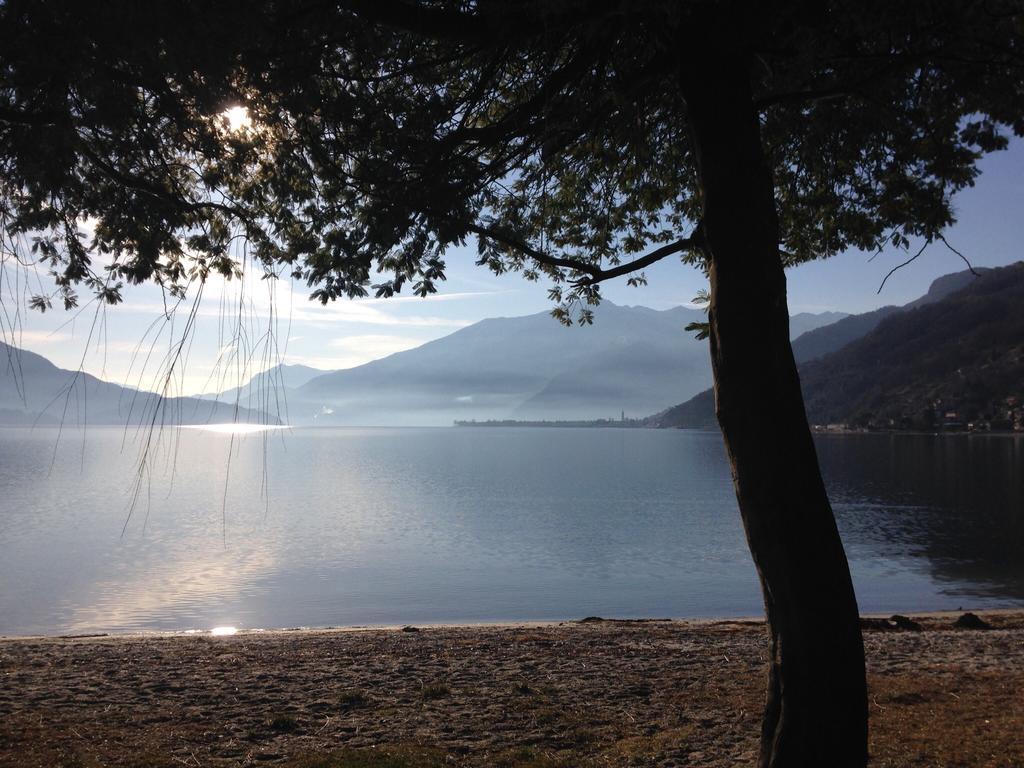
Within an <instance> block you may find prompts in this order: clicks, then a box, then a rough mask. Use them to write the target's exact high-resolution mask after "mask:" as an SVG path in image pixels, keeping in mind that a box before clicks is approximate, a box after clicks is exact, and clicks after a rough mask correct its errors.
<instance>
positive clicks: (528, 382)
mask: <svg viewBox="0 0 1024 768" xmlns="http://www.w3.org/2000/svg"><path fill="white" fill-rule="evenodd" d="M842 317H845V315H843V314H842V313H824V314H821V315H813V314H806V313H805V314H801V315H796V316H794V317H793V325H794V328H798V329H809V328H814V327H817V326H818V325H821V324H823V323H829V322H833V321H835V320H836V319H840V318H842ZM703 318H704V314H703V312H701V311H700V310H696V309H689V308H686V307H676V308H674V309H668V310H664V311H657V310H653V309H648V308H646V307H625V306H619V305H616V304H613V303H611V302H604V303H602V304H601V305H600V306H599V307H597V309H596V312H595V321H594V324H593V325H592V326H583V327H572V328H566V327H563V326H561V325H559V324H558V323H557V322H556V321H555V320H554V319H553V318H552V317H551V316H550V314H549V313H547V312H540V313H537V314H534V315H527V316H524V317H502V318H491V319H487V320H482V321H480V322H478V323H474V324H473V325H471V326H468V327H466V328H463V329H461V330H459V331H456V332H455V333H452V334H450V335H449V336H445V337H443V338H441V339H437V340H435V341H432V342H429V343H427V344H424V345H422V346H420V347H417V348H415V349H411V350H407V351H404V352H398V353H396V354H393V355H390V356H389V357H385V358H383V359H380V360H375V361H373V362H370V363H366V364H365V365H360V366H358V367H355V368H349V369H345V370H341V371H334V372H330V373H325V374H323V375H319V376H315V377H313V378H310V379H309V380H308V381H306V382H304V383H302V384H300V385H298V386H291V385H289V384H288V383H287V380H285V384H284V386H283V387H282V386H281V378H282V377H281V376H279V375H278V373H277V372H276V371H275V369H271V371H270V372H268V373H267V374H266V375H265V376H264V378H263V379H262V380H261V381H253V382H250V383H249V384H248V385H246V387H244V388H242V389H241V390H237V391H236V390H232V391H229V392H225V393H221V395H220V396H219V397H220V399H221V401H224V402H230V401H232V400H233V399H234V397H235V396H239V401H240V402H241V403H243V404H245V405H248V406H250V407H259V408H267V404H268V403H279V402H281V401H285V402H287V415H288V420H289V422H290V423H292V424H296V425H299V424H338V425H410V424H411V425H449V424H451V423H452V422H453V421H455V420H472V419H478V420H486V419H524V420H526V419H595V418H608V417H614V418H618V417H619V416H620V415H621V414H622V413H623V412H625V413H626V414H628V415H632V416H639V415H643V414H645V413H649V412H651V411H652V410H654V409H657V408H663V407H664V406H665V405H666V404H668V403H671V402H673V401H674V400H677V399H678V398H679V396H680V393H682V394H684V395H685V394H692V393H695V392H698V391H700V390H701V389H703V388H704V387H706V386H707V385H708V383H709V382H710V380H711V372H710V363H709V359H708V354H707V347H706V345H705V344H703V343H701V342H697V341H696V340H695V339H694V338H693V335H692V334H690V333H687V332H686V331H685V330H684V329H685V327H686V325H687V324H688V323H691V322H694V321H699V320H702V319H703ZM307 370H309V369H307ZM268 383H270V384H271V386H268ZM269 410H271V412H274V409H273V408H270V409H269Z"/></svg>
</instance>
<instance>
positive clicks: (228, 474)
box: [0, 428, 1024, 634]
mask: <svg viewBox="0 0 1024 768" xmlns="http://www.w3.org/2000/svg"><path fill="white" fill-rule="evenodd" d="M280 438H281V439H277V437H276V436H275V439H273V440H266V439H264V437H263V436H261V435H252V436H245V435H240V436H238V437H237V438H235V439H233V440H231V441H228V440H225V439H223V438H222V437H221V436H218V435H216V434H210V433H209V432H205V431H201V430H181V431H180V432H179V431H175V432H174V436H173V439H169V440H168V441H167V445H165V446H163V452H162V453H159V454H158V455H157V456H156V457H155V459H154V461H152V462H151V466H150V468H149V474H148V475H147V476H146V483H145V485H144V486H143V490H144V492H143V494H142V496H141V497H140V498H139V500H138V502H137V504H136V508H135V511H134V512H133V514H132V518H131V521H130V524H129V525H128V527H127V529H126V531H125V533H124V535H123V536H122V534H121V530H122V526H123V525H124V522H125V517H126V513H127V511H128V508H129V504H128V501H129V498H130V491H131V485H132V483H131V479H132V477H134V476H135V475H134V472H135V471H136V469H137V459H138V455H139V452H138V447H137V446H132V445H128V446H127V447H123V446H122V443H123V439H124V434H123V432H122V431H121V430H116V429H94V430H90V431H89V432H88V433H87V434H85V435H76V436H73V437H71V438H66V439H64V440H62V441H61V444H60V446H59V447H58V451H57V460H56V462H55V463H54V464H53V468H52V470H51V469H50V466H51V459H52V457H53V455H54V444H55V436H54V434H52V433H48V432H47V431H46V430H36V431H34V432H29V431H26V430H11V429H8V430H0V499H2V500H3V506H2V508H0V633H19V634H27V633H55V632H75V633H78V632H86V631H110V630H140V629H160V630H181V629H187V628H209V627H217V628H219V627H229V626H234V627H243V626H248V627H254V626H263V627H275V626H327V625H350V624H401V623H414V622H428V621H436V622H443V621H488V620H519V619H522V620H526V619H563V618H567V617H578V616H584V615H591V614H600V615H607V616H699V615H705V616H707V615H744V614H745V615H750V614H756V613H758V612H759V611H760V610H761V599H760V592H759V589H758V586H757V580H756V576H755V573H754V569H753V567H752V565H751V562H750V557H749V553H748V552H747V549H746V544H745V540H744V536H743V532H742V530H741V527H740V521H739V515H738V512H737V510H736V503H735V499H734V498H733V495H732V489H731V483H730V477H729V470H728V466H727V464H726V461H725V457H724V452H723V449H722V442H721V438H720V436H718V435H716V434H712V433H706V434H702V433H691V432H681V431H651V430H540V429H535V430H529V429H506V430H501V429H485V428H474V429H377V430H371V429H351V430H346V429H308V430H304V429H297V430H292V431H290V432H288V433H281V435H280ZM818 448H819V452H820V455H821V459H822V466H823V471H824V473H825V476H826V481H827V483H828V485H829V489H830V493H831V495H832V498H833V500H834V503H835V508H836V512H837V516H838V518H839V523H840V527H841V529H842V531H843V534H844V540H845V542H846V546H847V549H848V552H849V554H850V559H851V563H852V567H853V570H854V578H855V582H856V586H857V590H858V595H859V599H860V603H861V606H862V607H863V608H864V609H865V610H893V611H897V610H901V611H906V610H913V609H934V608H955V607H957V606H958V605H960V604H964V605H972V606H974V607H982V606H994V605H1009V604H1013V605H1022V604H1024V563H1022V559H1021V558H1020V556H1019V553H1020V551H1021V546H1022V544H1024V531H1022V527H1024V523H1022V519H1021V518H1022V514H1024V487H1022V482H1024V471H1022V459H1024V440H1021V439H1014V438H995V437H989V438H980V439H979V438H974V437H970V438H969V437H966V436H963V437H948V436H947V437H941V438H936V437H929V436H909V435H898V436H889V435H837V436H833V435H825V436H821V437H820V438H819V440H818ZM202 631H204V632H206V631H208V630H207V629H203V630H202Z"/></svg>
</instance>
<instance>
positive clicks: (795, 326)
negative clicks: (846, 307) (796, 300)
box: [789, 312, 850, 339]
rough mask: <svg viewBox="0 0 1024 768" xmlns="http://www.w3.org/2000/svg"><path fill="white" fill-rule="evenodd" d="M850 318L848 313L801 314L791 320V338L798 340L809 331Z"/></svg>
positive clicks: (791, 317)
mask: <svg viewBox="0 0 1024 768" xmlns="http://www.w3.org/2000/svg"><path fill="white" fill-rule="evenodd" d="M849 316H850V315H849V314H848V313H847V312H799V313H797V314H795V315H792V316H790V318H789V337H790V338H791V339H795V338H798V337H800V336H802V335H803V334H805V333H807V332H808V331H813V330H814V329H815V328H821V327H822V326H826V325H832V324H833V323H836V322H838V321H839V320H842V319H843V318H844V317H849Z"/></svg>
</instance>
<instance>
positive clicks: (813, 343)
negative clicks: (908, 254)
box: [650, 264, 1024, 429]
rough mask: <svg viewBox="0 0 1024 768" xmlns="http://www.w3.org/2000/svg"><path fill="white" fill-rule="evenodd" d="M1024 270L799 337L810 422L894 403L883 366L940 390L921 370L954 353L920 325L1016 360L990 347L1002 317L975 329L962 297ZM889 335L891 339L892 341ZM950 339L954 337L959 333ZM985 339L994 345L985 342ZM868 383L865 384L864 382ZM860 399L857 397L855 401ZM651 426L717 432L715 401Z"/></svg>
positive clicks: (942, 289)
mask: <svg viewBox="0 0 1024 768" xmlns="http://www.w3.org/2000/svg"><path fill="white" fill-rule="evenodd" d="M1020 269H1021V265H1019V264H1017V265H1013V266H1011V267H1004V268H1002V269H996V270H990V269H982V270H977V271H978V272H979V273H981V276H980V277H978V276H975V275H974V274H972V273H971V272H970V271H964V272H957V273H954V274H950V275H945V276H943V277H940V278H938V279H937V280H935V281H934V282H933V283H932V284H931V287H930V288H929V290H928V293H926V294H925V295H924V296H922V297H920V298H919V299H916V300H914V301H912V302H910V303H908V304H906V305H904V306H902V307H882V308H880V309H877V310H875V311H873V312H867V313H864V314H860V315H850V316H849V317H846V318H843V319H841V320H839V321H838V322H835V323H833V324H831V325H827V326H824V327H821V328H818V329H815V330H812V331H809V332H807V333H805V334H803V335H802V336H800V337H799V338H798V339H796V341H794V342H793V353H794V356H795V357H796V359H797V362H798V363H800V364H801V365H800V375H801V382H802V384H803V387H804V393H805V398H806V399H807V402H808V416H809V418H810V419H811V421H812V423H827V422H830V421H841V420H845V419H846V418H847V417H853V416H854V415H856V414H858V413H860V415H861V416H862V417H863V416H864V413H863V412H862V409H863V408H864V407H866V406H864V405H863V404H861V405H858V404H857V403H856V402H854V400H855V399H856V397H860V396H864V397H867V398H868V400H869V401H872V402H874V400H873V399H872V398H881V397H890V396H895V394H896V393H895V392H893V391H890V390H891V388H892V387H895V386H896V384H895V383H894V381H895V380H894V379H890V378H889V377H888V375H887V374H886V373H885V371H884V370H882V369H879V368H878V365H880V363H879V362H878V361H883V360H884V361H887V362H886V366H889V367H892V368H893V370H895V369H900V370H902V371H904V373H901V374H900V376H902V377H904V379H905V381H903V386H906V387H911V388H916V389H919V390H920V391H922V392H924V391H928V392H932V391H934V387H933V386H932V385H933V384H936V385H937V382H934V381H930V380H929V375H931V374H928V373H927V371H928V370H932V369H930V368H928V366H927V365H924V364H921V365H920V366H919V365H918V364H919V363H920V361H921V360H924V359H926V358H928V356H929V355H932V354H936V355H938V357H939V358H944V357H950V353H949V350H947V349H945V347H943V346H942V345H941V344H940V343H939V341H940V340H938V339H936V338H933V336H932V335H931V334H925V333H923V331H924V330H925V329H923V328H922V327H921V323H922V322H925V321H927V322H931V321H932V320H933V319H934V318H938V317H940V316H941V317H947V318H948V319H947V320H946V322H943V323H937V324H936V327H937V328H943V329H945V330H947V331H948V327H947V326H949V325H953V326H956V327H958V328H959V327H961V326H962V327H963V328H965V329H968V330H970V328H973V327H975V326H977V328H976V330H977V331H978V333H977V334H976V335H974V336H972V337H971V338H972V342H973V343H974V344H975V345H976V346H977V348H978V349H979V350H982V351H985V350H989V351H991V352H992V353H993V354H996V355H1002V354H1004V353H1006V354H1010V355H1011V357H1012V351H1011V350H1009V349H1003V348H1001V347H999V348H997V347H995V346H993V341H992V340H994V339H995V338H997V335H996V334H995V333H994V330H993V329H990V328H988V327H987V324H988V323H990V322H995V323H998V321H999V318H998V316H993V317H989V318H987V319H986V320H985V326H984V327H982V326H980V325H978V324H979V322H980V320H979V315H978V313H977V312H966V311H965V308H964V306H963V305H962V302H964V301H968V300H969V299H968V298H965V297H972V296H976V295H977V294H979V293H985V292H987V291H988V290H989V289H990V288H991V287H992V286H998V285H1001V284H1002V283H1003V282H1004V281H1005V282H1008V284H1010V285H1011V286H1012V285H1013V284H1015V281H1016V277H1013V276H1014V275H1016V274H1017V272H1018V271H1019V270H1020ZM1011 293H1012V291H1011ZM971 301H973V300H971ZM982 301H983V300H982ZM1020 306H1021V307H1024V297H1021V304H1020ZM1000 311H1003V310H1000ZM1006 313H1007V316H1006V318H1005V319H1006V321H1007V322H1009V321H1010V317H1009V316H1010V315H1011V314H1013V313H1012V312H1010V311H1009V310H1006ZM1017 313H1018V314H1019V313H1020V310H1017ZM907 329H915V330H907ZM904 332H906V333H917V337H916V338H918V342H917V343H914V344H908V345H907V346H906V347H901V348H900V349H899V352H898V359H897V358H896V357H893V354H892V351H893V350H894V349H895V348H896V340H897V339H898V338H900V334H902V333H904ZM986 334H987V337H986ZM889 335H891V336H892V339H891V340H889ZM950 338H957V336H956V335H955V334H954V335H951V336H950ZM986 338H988V339H989V341H986ZM926 339H927V341H926ZM869 340H870V344H869V346H868V348H867V349H868V351H864V349H862V348H861V347H860V344H861V343H862V342H863V343H865V344H867V343H868V341H869ZM872 354H874V355H875V358H873V359H874V360H875V362H872V361H871V358H870V356H871V355H872ZM929 359H930V358H929ZM815 361H818V362H815ZM933 362H934V361H933ZM904 363H905V364H904ZM940 367H941V366H940ZM997 367H998V366H997ZM910 370H912V371H914V374H913V375H911V374H909V373H907V371H910ZM938 370H939V369H938V368H935V369H934V370H933V374H935V375H937V373H938ZM993 370H994V369H993ZM858 371H863V372H864V373H863V374H862V373H858ZM837 372H838V373H837ZM833 374H834V375H833ZM865 376H866V377H867V379H864V377H865ZM872 377H874V378H875V379H878V380H879V381H884V382H887V383H882V384H879V386H880V387H882V389H881V390H878V391H875V390H874V389H872V387H870V386H868V384H867V381H868V380H870V379H871V378H872ZM854 380H857V381H861V382H862V384H860V385H855V384H854V383H853V382H854ZM901 380H902V379H901ZM869 390H870V393H869ZM855 393H858V394H857V395H856V397H855ZM871 393H873V394H871ZM901 402H902V401H901ZM901 407H902V406H901ZM840 417H842V418H840ZM650 421H651V423H652V424H654V425H657V426H663V427H686V428H694V429H701V428H708V427H713V426H715V425H716V420H715V415H714V397H713V395H712V393H711V391H710V390H707V391H705V392H701V393H700V394H698V395H696V396H695V397H693V398H691V399H690V400H688V401H686V402H683V403H681V404H680V405H677V406H673V407H672V408H669V409H667V410H665V411H663V412H660V413H658V414H656V415H655V416H652V417H651V418H650Z"/></svg>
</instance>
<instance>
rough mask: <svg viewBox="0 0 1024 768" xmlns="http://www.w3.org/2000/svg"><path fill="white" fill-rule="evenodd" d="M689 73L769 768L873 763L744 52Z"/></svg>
mask: <svg viewBox="0 0 1024 768" xmlns="http://www.w3.org/2000/svg"><path fill="white" fill-rule="evenodd" d="M723 58H725V57H718V56H716V57H714V59H711V60H709V59H707V58H704V59H702V60H701V61H700V62H696V63H693V64H691V66H690V67H689V68H688V69H687V71H686V72H685V73H684V74H685V77H684V79H683V92H684V96H685V98H686V102H687V109H688V110H689V118H690V126H691V132H692V138H693V143H694V151H695V153H696V158H697V165H698V172H699V181H700V186H701V192H702V195H703V212H704V232H705V237H706V244H707V255H708V258H709V262H710V277H711V304H710V313H709V321H710V326H711V357H712V367H713V370H714V376H715V408H716V413H717V415H718V421H719V424H720V425H721V428H722V433H723V435H724V437H725V446H726V450H727V452H728V456H729V461H730V463H731V465H732V476H733V484H734V486H735V489H736V498H737V500H738V501H739V507H740V513H741V515H742V517H743V524H744V527H745V529H746V534H747V542H748V544H749V545H750V551H751V554H752V555H753V557H754V563H755V564H756V566H757V572H758V574H759V576H760V579H761V587H762V590H763V593H764V602H765V610H766V613H767V617H768V624H769V627H770V631H771V646H770V649H771V656H770V666H769V670H768V694H767V702H766V707H765V714H764V723H763V729H762V734H761V755H760V762H759V765H760V766H761V767H762V768H769V767H771V768H797V767H800V768H802V767H803V766H814V767H815V768H820V767H821V766H837V767H838V766H843V767H845V766H864V765H865V763H866V762H867V691H866V684H865V676H864V646H863V641H862V638H861V633H860V623H859V616H858V611H857V602H856V598H855V596H854V593H853V584H852V581H851V579H850V570H849V566H848V564H847V561H846V554H845V553H844V551H843V545H842V542H841V541H840V539H839V532H838V529H837V528H836V524H835V519H834V517H833V515H832V509H831V506H830V505H829V501H828V496H827V494H826V492H825V486H824V483H823V482H822V479H821V472H820V470H819V468H818V459H817V454H816V453H815V449H814V443H813V441H812V439H811V433H810V429H809V427H808V424H807V416H806V413H805V411H804V404H803V396H802V394H801V392H800V382H799V378H798V376H797V370H796V363H795V362H794V360H793V351H792V348H791V347H790V343H789V311H788V308H787V306H786V278H785V274H784V272H783V267H782V262H781V259H780V255H779V245H778V243H779V237H778V219H777V215H776V211H775V200H774V194H773V187H772V178H771V172H770V170H769V167H768V164H767V162H766V159H765V157H764V152H763V149H762V146H761V139H760V127H759V122H758V117H757V114H756V111H755V109H754V106H753V100H752V93H751V85H750V68H749V65H748V63H747V61H746V60H745V57H735V58H734V59H733V60H731V61H723V60H722V59H723Z"/></svg>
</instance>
